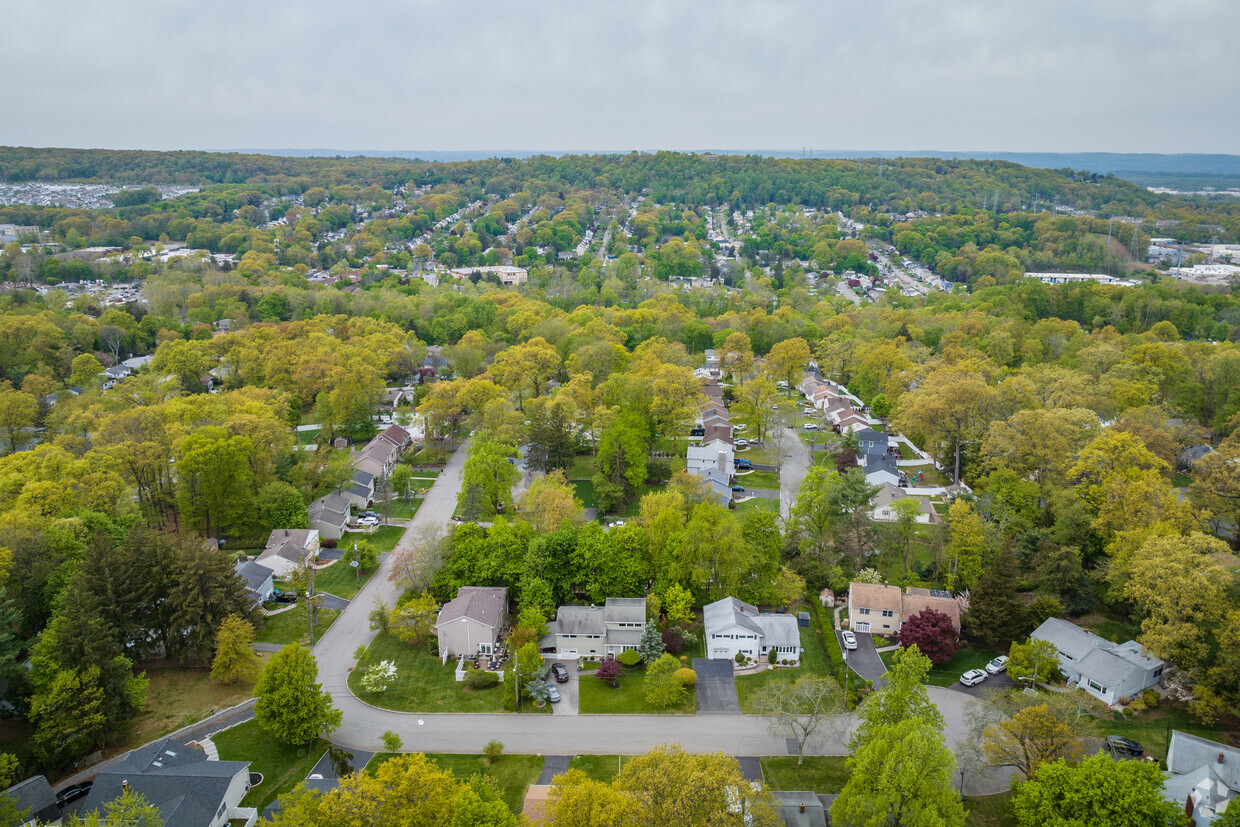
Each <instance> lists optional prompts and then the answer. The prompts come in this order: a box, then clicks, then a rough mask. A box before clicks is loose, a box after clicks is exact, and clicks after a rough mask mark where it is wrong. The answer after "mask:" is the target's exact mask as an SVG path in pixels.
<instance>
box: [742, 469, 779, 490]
mask: <svg viewBox="0 0 1240 827" xmlns="http://www.w3.org/2000/svg"><path fill="white" fill-rule="evenodd" d="M736 483H737V485H743V486H745V488H761V489H765V490H768V491H778V490H779V474H776V473H775V472H774V471H743V472H741V473H739V474H737V475H736Z"/></svg>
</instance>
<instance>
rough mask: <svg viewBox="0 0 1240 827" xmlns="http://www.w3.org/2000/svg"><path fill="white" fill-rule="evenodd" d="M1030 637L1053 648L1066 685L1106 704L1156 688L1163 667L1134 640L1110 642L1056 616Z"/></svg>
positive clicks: (1160, 662) (1044, 622) (1048, 619)
mask: <svg viewBox="0 0 1240 827" xmlns="http://www.w3.org/2000/svg"><path fill="white" fill-rule="evenodd" d="M1031 637H1032V638H1033V639H1034V640H1045V641H1048V642H1049V643H1051V644H1053V645H1054V647H1055V651H1057V652H1058V653H1059V671H1061V672H1063V674H1064V677H1065V678H1067V679H1068V685H1069V686H1075V687H1077V688H1078V689H1084V690H1085V691H1086V692H1088V693H1089V694H1090V695H1093V696H1094V697H1095V698H1097V699H1098V700H1100V701H1102V702H1103V703H1106V704H1116V703H1121V702H1122V699H1124V698H1132V697H1135V696H1137V695H1139V694H1141V692H1142V691H1143V690H1145V689H1149V688H1150V687H1151V686H1155V685H1157V684H1158V683H1160V682H1161V681H1162V675H1163V670H1164V668H1165V667H1166V665H1165V664H1164V663H1163V662H1162V661H1161V660H1159V659H1158V658H1155V657H1151V656H1150V655H1147V654H1145V652H1144V651H1143V650H1142V647H1141V644H1139V643H1137V642H1136V641H1135V640H1130V641H1127V642H1126V643H1118V644H1116V643H1112V642H1111V641H1109V640H1107V639H1106V638H1102V637H1099V636H1098V635H1096V634H1094V633H1093V632H1091V631H1089V630H1087V629H1082V628H1081V627H1080V626H1077V625H1076V624H1074V623H1069V622H1068V621H1066V620H1062V619H1060V618H1058V617H1050V618H1047V619H1046V620H1045V621H1043V623H1042V625H1041V626H1039V627H1038V628H1036V629H1034V630H1033V634H1032V635H1031Z"/></svg>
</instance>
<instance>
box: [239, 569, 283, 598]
mask: <svg viewBox="0 0 1240 827" xmlns="http://www.w3.org/2000/svg"><path fill="white" fill-rule="evenodd" d="M236 568H237V574H238V575H240V577H241V579H242V580H243V581H244V582H245V587H246V589H248V590H249V592H250V599H251V600H253V601H254V602H255V603H256V604H257V603H263V602H265V601H267V600H270V599H271V597H272V595H273V594H274V593H275V590H276V589H275V572H273V571H272V570H271V569H269V568H267V567H266V566H260V565H259V564H258V563H255V562H254V561H253V560H249V561H245V562H242V561H241V560H238V561H237V564H236Z"/></svg>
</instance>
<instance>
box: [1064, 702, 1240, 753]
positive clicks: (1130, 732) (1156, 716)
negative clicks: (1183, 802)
mask: <svg viewBox="0 0 1240 827" xmlns="http://www.w3.org/2000/svg"><path fill="white" fill-rule="evenodd" d="M1168 724H1169V725H1170V728H1171V729H1178V730H1180V731H1181V732H1187V733H1189V734H1190V735H1198V736H1200V737H1202V738H1207V739H1209V740H1212V741H1226V742H1229V743H1232V744H1234V743H1236V740H1237V737H1236V736H1237V733H1235V732H1231V733H1223V732H1220V731H1219V727H1218V726H1217V725H1215V726H1203V725H1202V724H1199V723H1197V722H1196V721H1195V720H1193V718H1192V717H1191V716H1189V714H1188V711H1187V710H1185V709H1184V708H1183V707H1180V706H1176V705H1173V704H1172V703H1170V702H1169V701H1161V702H1159V704H1158V706H1156V707H1154V708H1153V709H1146V710H1142V711H1141V712H1138V713H1136V714H1134V715H1129V716H1124V715H1122V714H1120V713H1115V712H1110V711H1109V710H1108V711H1107V712H1105V713H1103V715H1102V716H1099V717H1095V718H1091V719H1089V721H1088V723H1087V724H1086V725H1085V726H1083V727H1082V731H1083V733H1084V734H1086V735H1098V736H1103V735H1123V736H1124V737H1125V738H1131V739H1132V740H1134V741H1137V742H1139V743H1140V744H1141V746H1143V747H1145V751H1146V753H1148V754H1150V755H1153V756H1154V757H1155V758H1158V759H1159V760H1165V759H1166V757H1167V737H1168V736H1167V733H1168V731H1169V730H1168V728H1167V727H1168Z"/></svg>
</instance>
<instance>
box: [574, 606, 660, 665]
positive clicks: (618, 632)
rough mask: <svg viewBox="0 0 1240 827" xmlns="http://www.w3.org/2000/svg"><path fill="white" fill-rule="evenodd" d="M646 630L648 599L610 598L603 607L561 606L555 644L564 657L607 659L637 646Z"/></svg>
mask: <svg viewBox="0 0 1240 827" xmlns="http://www.w3.org/2000/svg"><path fill="white" fill-rule="evenodd" d="M645 630H646V598H644V597H609V598H607V601H606V603H604V604H603V605H602V606H561V607H560V609H559V611H558V612H556V616H555V647H556V653H557V655H558V656H559V657H561V658H604V657H607V656H608V655H613V656H614V655H619V654H620V653H621V652H624V651H626V650H628V649H636V648H637V646H638V644H639V643H641V640H642V633H643V632H645Z"/></svg>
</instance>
